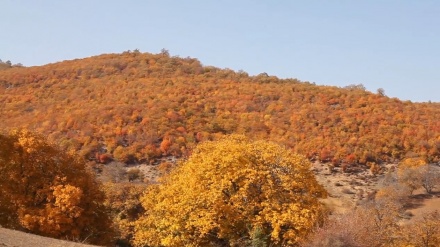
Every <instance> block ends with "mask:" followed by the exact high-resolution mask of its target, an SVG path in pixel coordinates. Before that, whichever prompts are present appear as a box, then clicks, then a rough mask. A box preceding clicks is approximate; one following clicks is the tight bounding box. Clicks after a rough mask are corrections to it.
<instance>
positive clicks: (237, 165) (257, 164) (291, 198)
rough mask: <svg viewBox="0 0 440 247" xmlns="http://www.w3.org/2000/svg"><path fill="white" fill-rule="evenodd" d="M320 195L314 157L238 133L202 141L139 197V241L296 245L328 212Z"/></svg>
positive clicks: (150, 243)
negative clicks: (257, 239)
mask: <svg viewBox="0 0 440 247" xmlns="http://www.w3.org/2000/svg"><path fill="white" fill-rule="evenodd" d="M323 196H325V191H324V189H323V188H322V187H321V186H320V185H319V184H318V183H317V181H316V180H315V177H314V175H313V174H312V173H311V171H310V163H309V162H308V161H307V160H306V159H305V158H304V157H302V156H299V155H296V154H293V153H291V152H290V151H289V150H287V149H285V148H283V147H280V146H278V145H276V144H274V143H269V142H264V141H257V142H253V141H250V140H248V139H246V138H245V137H243V136H236V135H234V136H230V137H227V138H225V139H222V140H220V141H214V142H205V143H203V144H200V145H199V146H198V147H197V148H196V150H195V151H194V153H193V154H192V155H191V156H190V158H189V159H188V160H187V161H186V162H184V163H183V164H181V165H180V166H178V167H177V168H176V169H175V170H174V171H173V172H171V173H170V174H169V175H168V176H166V177H165V178H164V180H163V181H162V183H161V184H159V185H157V186H153V187H150V188H149V190H148V191H147V193H146V194H145V195H144V196H143V197H142V198H141V201H142V205H143V207H144V208H145V210H146V212H145V214H144V215H143V216H142V217H141V218H140V219H139V220H138V221H137V222H136V227H135V241H134V244H135V245H137V246H144V245H148V246H189V245H204V246H206V245H210V244H223V245H231V246H234V245H236V246H243V245H245V244H246V243H249V241H252V236H254V237H255V236H262V237H263V238H262V239H266V240H265V241H267V242H266V243H267V244H272V245H274V246H281V245H294V244H296V243H298V242H299V241H300V240H301V239H304V238H305V236H307V234H308V233H309V232H310V231H311V229H312V228H313V227H314V226H315V225H316V224H317V223H318V222H320V221H321V220H322V219H323V217H324V216H323V209H322V207H321V203H320V202H319V200H318V199H319V198H321V197H323ZM257 233H258V234H257Z"/></svg>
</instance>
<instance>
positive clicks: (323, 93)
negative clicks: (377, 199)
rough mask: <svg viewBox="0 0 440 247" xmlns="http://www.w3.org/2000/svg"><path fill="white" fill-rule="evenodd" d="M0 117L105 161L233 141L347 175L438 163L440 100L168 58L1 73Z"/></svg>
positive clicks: (133, 55) (146, 158) (122, 57)
mask: <svg viewBox="0 0 440 247" xmlns="http://www.w3.org/2000/svg"><path fill="white" fill-rule="evenodd" d="M0 114H1V115H2V121H1V122H0V129H2V130H7V129H10V128H15V127H23V128H29V129H31V130H34V131H38V132H41V133H43V134H45V135H47V136H48V137H49V139H50V140H52V141H54V142H56V143H58V144H60V145H61V146H63V147H64V148H66V149H67V150H71V151H75V152H79V153H80V154H81V155H82V156H83V157H86V158H87V159H89V160H95V161H98V162H102V163H104V162H108V161H109V160H111V159H116V160H119V161H123V162H126V163H139V162H153V161H154V160H156V159H158V158H160V157H163V156H169V155H173V156H178V157H179V156H185V155H187V154H188V153H189V152H190V151H191V150H192V149H193V148H194V147H195V145H196V144H197V143H198V142H199V141H202V140H206V139H216V138H218V137H219V136H222V135H224V134H230V133H241V134H245V135H246V136H249V137H251V138H253V139H266V140H272V141H275V142H277V143H280V144H283V145H285V146H287V147H290V148H292V149H293V150H294V151H296V152H298V153H301V154H304V155H306V156H307V157H308V158H309V159H311V160H319V161H322V162H333V164H335V165H344V167H345V168H347V167H348V168H349V167H350V166H351V165H354V164H362V165H368V166H370V167H371V166H375V164H382V163H384V162H393V161H396V160H400V159H403V158H405V157H409V156H411V157H414V156H420V157H422V158H424V159H426V161H427V162H438V161H439V160H440V121H438V119H440V104H439V103H412V102H410V101H400V100H399V99H396V98H389V97H387V96H385V95H384V94H383V93H382V92H378V93H371V92H368V91H366V90H365V88H363V87H362V85H352V86H348V87H346V88H338V87H329V86H317V85H314V84H312V83H308V82H301V81H299V80H296V79H278V78H277V77H275V76H269V75H267V74H265V73H262V74H260V75H258V76H249V75H248V74H247V73H245V72H242V71H239V72H235V71H232V70H229V69H219V68H215V67H211V66H203V65H202V64H201V63H200V62H199V61H198V60H197V59H193V58H179V57H172V56H170V55H169V54H168V52H167V51H165V50H164V51H163V52H162V53H159V54H150V53H140V52H138V51H134V52H124V53H122V54H104V55H99V56H94V57H90V58H84V59H77V60H72V61H64V62H59V63H54V64H48V65H44V66H38V67H12V68H8V69H4V70H0Z"/></svg>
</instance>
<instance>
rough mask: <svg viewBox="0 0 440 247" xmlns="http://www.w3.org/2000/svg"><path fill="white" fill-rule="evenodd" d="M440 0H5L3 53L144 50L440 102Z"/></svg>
mask: <svg viewBox="0 0 440 247" xmlns="http://www.w3.org/2000/svg"><path fill="white" fill-rule="evenodd" d="M438 11H440V2H436V1H424V2H413V1H409V0H404V1H388V2H385V3H383V2H380V1H371V2H368V3H365V2H363V3H359V2H339V3H328V2H326V1H323V0H317V1H313V2H310V1H295V2H293V3H292V2H288V1H280V2H277V3H267V2H265V1H250V0H248V1H241V2H238V3H237V2H233V1H223V2H204V3H200V2H198V1H186V2H185V3H180V2H174V1H161V2H155V1H133V2H131V4H121V3H119V2H117V1H106V2H105V3H103V2H88V1H75V2H58V1H44V2H38V3H36V2H26V3H25V4H23V2H17V1H11V0H10V1H6V2H5V4H4V6H2V9H0V14H1V15H2V16H3V17H4V19H5V20H8V22H6V21H3V22H2V23H1V24H0V28H1V29H2V31H3V34H4V37H5V38H3V39H1V40H0V46H1V47H6V48H7V49H4V50H0V59H2V60H3V61H7V60H10V61H11V62H13V63H21V64H23V65H24V66H38V65H45V64H48V63H56V62H61V61H64V60H72V59H81V58H86V57H90V56H96V55H100V54H104V53H122V52H123V51H127V50H134V49H139V50H140V51H141V52H148V53H158V52H160V50H161V49H167V50H168V51H169V52H170V54H171V55H172V56H179V57H192V58H197V59H198V60H199V61H200V62H201V63H202V64H203V65H204V66H215V67H218V68H229V69H232V70H234V71H239V70H243V71H246V72H247V73H249V75H258V74H260V73H268V74H269V75H273V76H276V77H278V78H280V79H285V78H295V79H298V80H300V81H308V82H311V83H316V85H327V86H337V87H344V86H348V85H352V84H362V85H364V86H365V87H366V89H367V90H368V91H371V92H376V90H377V89H379V88H382V89H384V91H385V94H386V95H387V96H388V97H391V98H394V97H396V98H399V99H400V100H403V101H405V100H411V101H412V102H428V101H432V102H440V95H439V94H438V93H437V92H439V91H440V83H439V82H440V69H439V68H440V47H439V46H438V44H439V43H440V30H439V29H438V28H437V27H438V25H439V24H440V16H438V15H437V14H436V13H438Z"/></svg>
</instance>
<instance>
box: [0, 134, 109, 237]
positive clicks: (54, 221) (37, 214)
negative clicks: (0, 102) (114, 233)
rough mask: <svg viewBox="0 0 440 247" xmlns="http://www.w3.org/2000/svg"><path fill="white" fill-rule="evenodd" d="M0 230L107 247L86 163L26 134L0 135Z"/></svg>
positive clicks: (99, 197)
mask: <svg viewBox="0 0 440 247" xmlns="http://www.w3.org/2000/svg"><path fill="white" fill-rule="evenodd" d="M0 174H1V176H0V225H2V226H4V227H9V228H17V229H20V228H25V229H27V230H28V231H30V232H32V233H36V234H40V235H45V236H50V237H55V238H63V239H66V238H67V239H76V240H86V239H87V241H90V242H94V243H105V240H107V239H108V238H107V237H111V234H110V232H108V229H110V227H109V226H110V222H109V220H108V217H107V215H106V213H105V210H104V207H103V200H104V194H103V192H102V191H101V190H100V188H99V185H98V184H97V183H96V181H95V179H94V175H93V174H91V173H89V172H88V170H87V169H86V166H85V163H84V162H83V161H81V160H79V159H77V158H76V157H74V156H72V155H69V154H67V153H65V152H63V151H61V150H60V149H58V148H56V147H54V146H52V145H50V144H49V143H47V142H46V141H45V140H44V138H42V137H41V136H39V135H36V134H33V133H31V132H28V131H25V130H19V131H12V132H11V134H10V135H1V134H0Z"/></svg>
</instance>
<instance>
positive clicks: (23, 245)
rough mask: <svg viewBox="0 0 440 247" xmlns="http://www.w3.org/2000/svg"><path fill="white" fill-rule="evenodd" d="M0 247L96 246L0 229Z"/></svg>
mask: <svg viewBox="0 0 440 247" xmlns="http://www.w3.org/2000/svg"><path fill="white" fill-rule="evenodd" d="M0 246H1V247H29V246H32V247H40V246H41V247H59V246H63V247H92V246H96V245H87V244H81V243H75V242H69V241H63V240H58V239H53V238H47V237H41V236H38V235H33V234H29V233H24V232H20V231H14V230H10V229H6V228H1V227H0Z"/></svg>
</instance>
